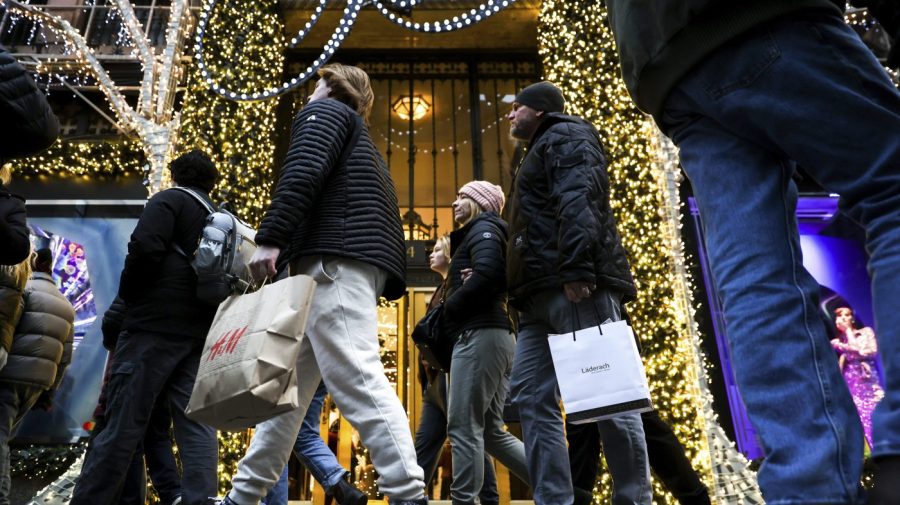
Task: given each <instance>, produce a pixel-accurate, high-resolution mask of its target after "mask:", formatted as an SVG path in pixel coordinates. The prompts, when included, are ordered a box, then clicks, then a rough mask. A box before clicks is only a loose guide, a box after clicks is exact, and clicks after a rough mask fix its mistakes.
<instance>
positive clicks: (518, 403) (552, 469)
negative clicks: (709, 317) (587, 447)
mask: <svg viewBox="0 0 900 505" xmlns="http://www.w3.org/2000/svg"><path fill="white" fill-rule="evenodd" d="M565 108H566V102H565V98H564V97H563V93H562V91H561V90H560V89H559V88H558V87H556V86H555V85H554V84H553V83H550V82H546V81H544V82H538V83H535V84H531V85H529V86H527V87H526V88H524V89H523V90H521V91H519V93H518V94H517V95H516V97H515V100H514V101H513V104H512V110H511V111H510V113H509V114H508V115H507V119H509V122H510V135H511V136H512V137H513V138H515V139H518V140H521V141H523V142H526V143H527V145H528V151H527V153H526V154H525V156H524V157H523V158H522V162H521V163H520V164H519V167H518V169H517V170H516V174H515V178H514V179H513V182H512V185H511V189H510V194H509V203H508V204H507V205H506V208H505V210H504V218H505V220H506V221H507V222H508V223H509V232H508V233H509V240H508V242H507V250H506V281H507V286H508V288H509V303H510V305H511V306H512V307H514V308H515V309H516V311H517V313H518V323H519V324H518V340H517V342H516V350H515V359H514V361H513V366H512V376H511V379H510V397H511V398H512V405H513V407H516V408H518V412H519V418H520V419H521V422H522V434H523V435H524V440H525V455H526V460H527V461H528V473H529V476H530V477H531V484H532V487H533V489H534V502H535V504H536V505H545V504H546V505H571V504H572V503H573V502H574V501H575V498H576V497H575V490H574V488H573V486H572V474H571V469H570V468H569V457H568V450H567V448H566V437H565V433H564V427H563V416H562V412H561V411H560V408H559V406H560V393H559V385H558V383H557V379H556V372H555V370H554V368H553V359H552V356H551V354H550V346H549V344H548V340H547V335H550V334H559V333H568V332H571V331H578V330H581V329H584V328H590V327H592V326H597V325H599V324H602V323H604V322H606V321H618V320H620V319H622V317H623V312H622V305H623V304H624V303H626V302H628V301H629V300H631V299H633V298H634V297H635V296H636V295H637V286H636V285H635V281H634V278H633V277H632V275H631V266H630V265H629V263H628V258H627V255H626V253H625V248H624V246H623V245H622V240H621V238H620V237H619V233H618V231H617V228H616V219H615V216H614V215H613V212H612V206H611V203H610V198H609V175H608V173H607V160H606V154H605V151H604V149H603V145H602V144H601V143H600V135H599V132H597V130H596V128H595V127H594V126H593V125H592V124H590V123H588V122H587V121H585V120H584V119H582V118H580V117H577V116H570V115H567V114H564V111H565ZM454 261H455V259H454ZM603 351H604V349H603V348H598V349H597V353H602V352H603ZM597 427H598V429H599V430H600V437H601V439H602V440H603V446H604V448H605V449H606V450H605V454H604V458H605V459H606V463H607V466H608V467H609V472H610V475H611V476H612V479H613V484H614V485H613V493H612V503H613V505H636V504H641V505H650V502H651V500H652V496H651V489H650V466H649V463H648V459H647V443H646V441H645V440H644V427H643V423H642V422H641V416H640V414H638V413H635V412H628V413H625V414H621V415H617V416H616V417H614V418H612V419H604V420H602V421H598V422H597ZM578 498H579V503H581V502H582V501H589V499H590V496H589V495H588V496H584V495H583V494H582V495H581V496H579V497H578Z"/></svg>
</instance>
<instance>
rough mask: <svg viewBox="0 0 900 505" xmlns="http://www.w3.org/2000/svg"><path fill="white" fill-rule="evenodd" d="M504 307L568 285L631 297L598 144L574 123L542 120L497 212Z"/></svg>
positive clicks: (588, 128)
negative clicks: (504, 243)
mask: <svg viewBox="0 0 900 505" xmlns="http://www.w3.org/2000/svg"><path fill="white" fill-rule="evenodd" d="M504 214H505V217H506V220H507V222H508V223H509V247H508V250H507V255H506V271H507V283H508V288H509V295H510V303H511V304H512V305H513V306H517V307H521V305H520V304H519V302H520V301H524V300H525V299H526V298H528V297H529V296H530V295H532V294H534V293H536V292H538V291H541V290H544V289H550V288H559V289H561V288H562V286H563V284H565V283H568V282H576V281H581V282H588V283H591V284H595V285H596V286H597V287H599V288H605V289H610V290H614V291H618V292H621V293H623V294H624V295H625V299H626V300H628V299H630V298H631V297H633V296H634V295H636V293H637V291H636V289H635V285H634V279H633V278H632V276H631V268H630V266H629V265H628V258H627V257H626V255H625V248H624V247H623V246H622V241H621V239H620V238H619V233H618V231H617V230H616V220H615V216H614V215H613V212H612V208H611V207H610V204H609V175H608V174H607V171H606V156H605V154H604V152H603V147H602V146H601V144H600V137H599V135H598V134H597V130H596V129H595V128H594V126H593V125H591V124H590V123H588V122H587V121H584V120H583V119H581V118H578V117H574V116H567V115H564V114H559V113H550V114H547V116H546V118H545V119H544V120H543V122H542V123H541V125H540V126H539V127H538V130H537V131H536V132H535V134H534V137H532V140H531V143H530V145H529V147H528V151H527V153H526V154H525V157H524V158H523V160H522V163H521V165H520V166H519V169H518V170H517V172H516V176H515V180H514V181H513V187H512V191H511V193H510V197H509V201H508V203H507V204H506V209H505V211H504Z"/></svg>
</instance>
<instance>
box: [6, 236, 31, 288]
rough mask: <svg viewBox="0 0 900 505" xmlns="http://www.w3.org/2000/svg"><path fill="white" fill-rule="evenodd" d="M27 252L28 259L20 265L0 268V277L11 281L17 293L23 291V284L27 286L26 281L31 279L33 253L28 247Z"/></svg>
mask: <svg viewBox="0 0 900 505" xmlns="http://www.w3.org/2000/svg"><path fill="white" fill-rule="evenodd" d="M29 251H30V252H29V253H28V257H27V258H25V259H24V260H23V261H22V262H21V263H19V264H17V265H2V266H0V277H6V278H7V279H10V280H12V281H13V283H14V284H15V286H16V287H17V288H18V289H19V291H22V290H24V289H25V284H27V283H28V279H30V278H31V261H32V259H33V258H34V251H33V250H32V249H30V246H29Z"/></svg>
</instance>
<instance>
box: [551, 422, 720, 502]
mask: <svg viewBox="0 0 900 505" xmlns="http://www.w3.org/2000/svg"><path fill="white" fill-rule="evenodd" d="M641 420H642V421H644V435H645V437H646V438H647V456H648V457H649V458H650V469H651V470H653V473H655V474H656V477H657V478H659V480H660V481H662V483H663V485H664V486H665V487H666V489H667V490H668V491H669V492H670V493H672V496H674V497H675V499H676V500H678V502H679V503H680V504H681V505H709V503H710V501H709V492H708V491H707V489H706V486H705V485H703V482H702V481H701V480H700V476H698V475H697V472H695V471H694V468H693V467H692V466H691V462H690V460H689V459H688V458H687V456H686V455H685V453H684V447H683V446H682V445H681V442H679V441H678V438H676V437H675V433H674V432H673V431H672V428H671V427H670V426H669V425H668V424H666V422H665V421H663V420H662V419H660V417H659V414H657V412H656V411H655V410H653V411H650V412H644V413H643V414H641ZM566 438H567V439H568V442H569V464H570V465H571V467H572V485H574V486H575V487H577V488H581V489H584V490H587V491H590V490H592V489H593V488H594V483H595V482H596V480H597V474H598V472H599V470H600V432H599V430H597V424H596V423H588V424H569V423H567V424H566Z"/></svg>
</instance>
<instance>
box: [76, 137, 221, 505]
mask: <svg viewBox="0 0 900 505" xmlns="http://www.w3.org/2000/svg"><path fill="white" fill-rule="evenodd" d="M169 170H170V171H171V173H172V179H173V180H174V181H175V183H176V184H177V185H178V186H180V187H188V188H190V189H192V190H193V191H194V192H195V193H198V194H200V195H202V196H203V197H204V198H205V199H207V200H208V199H209V196H208V194H209V192H210V191H211V190H212V189H213V187H214V186H215V183H216V180H217V179H218V177H219V174H218V172H217V170H216V168H215V166H214V165H213V163H212V161H210V159H209V158H208V157H207V156H206V155H204V154H203V153H202V152H200V151H197V150H194V151H191V152H189V153H187V154H185V155H182V156H181V157H179V158H177V159H176V160H174V161H173V162H172V163H171V165H170V166H169ZM208 215H209V212H208V210H207V209H206V208H205V207H204V206H203V205H201V203H200V202H199V201H197V200H196V199H195V198H194V196H193V195H191V194H189V193H187V192H184V191H178V190H175V189H170V190H166V191H161V192H159V193H157V194H155V195H154V196H153V197H152V198H150V200H149V201H148V202H147V206H146V207H145V208H144V211H143V213H142V214H141V217H140V219H139V220H138V223H137V226H136V227H135V229H134V232H133V233H132V234H131V241H130V242H129V243H128V255H127V256H126V258H125V267H124V268H123V270H122V276H121V280H120V282H119V296H120V297H121V298H122V299H123V300H124V301H125V303H126V304H127V306H128V310H127V313H126V315H125V320H124V324H123V332H122V333H121V334H120V336H119V340H118V342H117V344H116V350H115V354H116V359H115V361H114V363H113V367H112V370H111V378H110V381H109V384H108V386H107V394H108V399H107V401H108V403H107V413H108V417H107V420H106V427H105V428H104V430H103V431H102V432H101V433H100V434H99V435H97V436H96V438H95V439H94V441H93V448H92V449H91V451H90V453H89V454H88V455H87V456H86V457H85V461H84V466H83V468H82V471H81V478H79V479H78V483H77V484H76V485H75V490H74V492H73V496H72V501H71V505H87V504H91V505H111V504H112V503H114V502H115V500H116V499H117V497H118V495H119V491H120V489H121V488H122V485H123V484H124V482H125V480H126V473H127V470H128V467H129V464H130V462H131V460H132V457H133V455H134V453H135V451H136V450H137V449H138V447H139V446H140V443H141V440H142V439H143V438H144V432H145V431H146V429H147V425H148V422H149V419H150V415H151V412H152V411H153V406H154V404H155V402H156V400H157V398H158V397H160V396H161V395H162V397H163V398H167V399H168V401H169V404H170V407H171V412H172V422H173V424H174V427H175V441H176V443H177V444H178V450H179V454H180V456H181V461H182V468H183V474H182V482H181V488H182V497H181V498H182V502H181V503H182V504H183V505H202V504H205V503H206V502H207V497H209V496H213V495H215V493H216V471H217V464H218V452H217V451H218V449H217V443H216V432H215V430H214V429H213V428H211V427H209V426H207V425H204V424H200V423H197V422H195V421H192V420H190V419H188V418H187V417H186V416H185V414H184V409H185V407H186V406H187V403H188V400H190V396H191V391H192V389H193V386H194V379H195V378H196V376H197V369H198V367H199V364H200V356H201V353H202V351H203V344H204V341H205V339H206V334H207V332H208V331H209V327H210V325H211V323H212V320H213V316H214V315H215V312H216V308H217V307H216V305H213V304H210V303H208V302H205V301H203V300H201V299H199V298H198V296H197V274H196V273H195V272H194V270H193V268H192V267H191V259H190V257H189V256H190V255H192V254H193V251H194V250H195V249H197V244H198V241H199V238H200V235H201V233H202V231H203V229H204V227H205V225H206V221H207V217H208ZM176 247H178V248H180V249H181V250H182V251H183V252H184V253H186V254H187V256H186V255H185V254H182V253H180V252H178V251H177V250H176Z"/></svg>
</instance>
